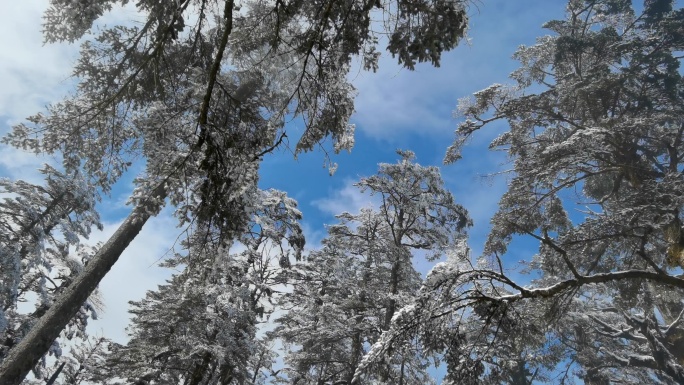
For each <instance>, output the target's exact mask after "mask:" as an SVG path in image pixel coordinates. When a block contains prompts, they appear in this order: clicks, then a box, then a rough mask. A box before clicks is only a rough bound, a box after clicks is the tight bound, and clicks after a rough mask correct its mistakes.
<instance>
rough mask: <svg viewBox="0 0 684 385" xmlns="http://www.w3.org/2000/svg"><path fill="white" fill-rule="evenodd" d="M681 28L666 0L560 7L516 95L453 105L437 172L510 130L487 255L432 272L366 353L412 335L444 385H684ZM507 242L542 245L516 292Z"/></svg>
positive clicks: (518, 80) (608, 0) (489, 94)
mask: <svg viewBox="0 0 684 385" xmlns="http://www.w3.org/2000/svg"><path fill="white" fill-rule="evenodd" d="M683 26H684V10H681V9H679V10H674V9H673V2H672V1H668V0H658V1H646V2H645V4H644V8H643V12H642V13H641V14H635V12H634V10H633V8H632V4H631V2H630V1H627V0H618V1H613V0H570V1H569V4H568V7H567V19H565V20H554V21H550V22H548V23H547V24H546V27H547V28H548V29H549V30H550V31H551V32H552V33H553V35H552V36H546V37H542V38H540V39H538V40H537V44H536V45H534V46H531V47H524V46H523V47H521V48H519V49H518V51H517V52H516V54H515V56H514V57H515V58H516V59H518V60H519V61H520V64H521V67H520V69H518V70H516V71H514V72H513V73H512V74H511V77H512V79H513V80H514V81H515V83H514V84H513V85H511V86H504V85H500V84H495V85H493V86H491V87H489V88H487V89H485V90H483V91H480V92H478V93H476V94H475V95H474V96H473V98H471V99H464V100H462V101H461V103H460V106H459V113H460V114H462V115H463V117H464V119H465V120H464V121H463V123H461V124H460V125H459V127H458V130H457V132H456V134H457V138H456V141H455V143H454V144H453V145H452V146H451V147H450V148H449V149H448V151H447V156H446V158H445V161H446V162H453V161H455V160H457V159H458V158H460V156H461V153H460V149H461V148H462V146H463V145H464V144H465V143H466V142H467V141H468V139H469V138H470V137H471V136H472V135H476V134H477V131H478V130H480V129H483V127H485V126H489V125H490V124H491V123H492V122H495V121H499V120H502V121H505V122H506V123H507V125H508V131H506V132H504V133H503V134H501V135H500V136H499V137H498V138H496V139H495V140H494V142H492V144H491V146H492V148H503V149H505V150H506V151H507V152H508V154H509V156H510V160H511V162H512V164H513V174H512V175H511V179H510V182H509V186H508V190H507V192H506V193H505V194H504V196H503V197H502V199H501V201H500V204H499V210H498V212H497V213H496V214H495V215H494V217H493V218H492V221H491V223H492V230H491V232H490V234H489V238H488V240H487V243H486V245H485V252H484V255H483V256H480V257H479V258H478V260H477V261H475V262H474V263H472V265H471V264H469V263H464V262H463V261H460V262H453V261H452V262H451V263H447V264H446V265H440V266H438V267H437V268H436V269H435V270H433V273H432V274H431V275H430V276H429V277H428V279H427V280H426V282H425V284H424V285H423V287H422V289H421V293H422V294H421V296H420V298H419V300H417V301H416V302H415V303H414V304H412V305H411V308H408V309H407V310H406V312H402V313H401V314H402V316H401V317H398V318H397V320H396V322H395V323H394V324H393V327H392V330H391V331H390V333H388V334H387V336H386V337H385V341H384V342H383V343H381V344H378V346H376V347H374V351H376V352H383V351H388V350H389V349H391V347H392V346H393V345H395V344H397V343H399V342H398V341H402V340H403V339H406V338H410V336H416V335H417V336H419V337H421V338H422V341H423V342H424V343H425V344H426V346H429V347H431V348H433V349H436V350H437V351H439V352H443V353H444V359H445V361H446V362H447V364H448V368H449V369H448V375H447V381H448V382H449V381H450V382H449V383H464V381H466V380H465V379H468V381H470V382H467V383H481V382H484V383H502V382H505V383H510V384H523V383H524V384H528V383H532V382H533V381H534V382H548V383H554V384H557V383H572V382H573V381H574V380H575V379H577V378H580V379H582V380H583V381H585V382H586V383H592V384H608V383H658V384H676V383H682V382H684V356H683V355H682V352H683V351H684V350H682V346H683V345H682V341H684V340H683V339H682V337H681V336H682V335H683V334H682V333H684V327H683V326H682V323H681V321H682V314H684V303H682V294H683V292H682V290H683V289H684V280H683V279H682V278H681V275H680V273H681V268H682V267H683V266H684V263H683V262H682V261H684V253H683V252H682V250H684V247H683V245H684V229H683V228H682V209H683V208H684V207H683V205H684V195H682V191H684V190H683V187H684V179H682V171H684V167H683V164H682V160H683V159H684V157H683V156H682V154H683V153H684V144H683V143H684V141H683V139H684V137H683V133H684V128H683V127H684V121H682V116H684V115H683V112H684V111H682V106H684V101H683V100H682V95H684V92H683V91H682V90H683V88H682V86H683V81H682V75H681V70H680V68H679V66H680V61H681V59H680V57H679V56H678V55H679V54H680V53H681V50H682V48H683V47H684V35H682V34H681V31H682V28H683ZM531 86H533V87H531ZM517 236H526V237H532V238H533V239H535V240H537V241H538V242H539V252H538V254H537V255H535V256H534V257H533V258H532V259H531V261H530V263H529V264H528V266H527V267H526V270H524V271H521V272H516V273H527V274H530V276H531V277H532V278H533V279H532V281H531V282H529V284H528V285H526V286H523V285H522V284H518V283H516V282H515V281H514V280H513V278H512V277H514V274H513V272H512V271H511V265H512V264H513V263H514V262H513V261H508V259H507V254H506V253H507V251H508V246H509V244H510V242H511V241H512V240H513V238H514V237H517Z"/></svg>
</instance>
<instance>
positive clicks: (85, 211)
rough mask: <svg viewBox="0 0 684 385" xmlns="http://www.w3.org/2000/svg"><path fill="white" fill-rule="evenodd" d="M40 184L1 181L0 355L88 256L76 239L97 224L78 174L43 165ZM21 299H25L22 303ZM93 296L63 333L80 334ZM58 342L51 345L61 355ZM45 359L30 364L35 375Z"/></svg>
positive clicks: (88, 250)
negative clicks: (35, 364) (33, 367)
mask: <svg viewBox="0 0 684 385" xmlns="http://www.w3.org/2000/svg"><path fill="white" fill-rule="evenodd" d="M40 171H41V173H42V174H43V175H44V176H45V183H44V185H33V184H30V183H26V182H23V181H10V180H7V179H2V180H0V196H2V201H0V211H1V212H2V215H1V216H0V266H2V268H0V301H1V302H0V305H1V306H0V359H1V358H3V357H4V356H5V355H6V354H7V351H8V350H9V349H11V347H12V346H14V345H15V344H16V343H18V342H19V341H20V340H21V339H22V338H23V337H24V335H25V334H26V333H27V332H28V331H29V330H30V328H31V326H32V325H33V323H34V322H35V321H36V320H37V319H38V318H39V317H40V316H41V315H42V314H43V313H45V311H46V309H48V308H49V307H50V306H51V305H52V303H53V301H54V299H55V298H56V297H57V296H58V295H59V293H60V292H61V291H63V290H64V288H65V287H66V286H68V285H69V283H70V282H71V280H72V279H73V278H74V277H75V276H76V275H77V274H79V273H80V272H81V269H82V268H83V264H84V263H87V262H88V259H89V258H90V256H91V255H92V253H93V252H92V250H91V248H90V247H88V246H86V245H83V244H82V243H81V239H82V238H87V237H88V235H89V234H90V230H91V228H92V227H93V226H96V227H100V226H101V225H100V222H99V217H98V215H97V213H96V212H95V210H94V208H95V202H94V200H93V189H92V187H91V186H89V185H88V184H87V183H86V182H85V181H84V180H83V178H82V177H80V176H79V175H78V174H72V175H66V174H63V173H60V172H59V171H57V170H55V169H54V168H52V167H50V166H47V165H46V166H44V167H43V168H42V169H41V170H40ZM22 303H27V304H26V305H24V306H21V304H22ZM97 303H98V302H97V300H95V301H94V302H91V301H88V302H86V303H85V304H83V305H82V307H81V309H80V311H79V312H78V314H76V315H75V316H74V317H73V318H72V320H71V321H70V323H69V324H68V326H67V328H66V329H65V330H64V331H63V333H62V337H63V338H66V339H69V340H70V339H72V338H74V337H81V338H82V337H84V336H85V334H84V333H85V327H86V325H87V323H88V319H89V318H97V312H96V307H97V305H96V304H97ZM61 344H62V342H61V341H56V342H55V343H54V344H53V345H52V348H51V349H50V352H49V353H50V354H51V355H56V356H59V355H61V350H62V349H61V348H60V346H61ZM44 370H45V360H44V359H43V360H42V361H41V363H40V364H39V365H38V366H37V367H36V368H35V375H36V376H37V377H38V378H40V377H42V376H43V374H44Z"/></svg>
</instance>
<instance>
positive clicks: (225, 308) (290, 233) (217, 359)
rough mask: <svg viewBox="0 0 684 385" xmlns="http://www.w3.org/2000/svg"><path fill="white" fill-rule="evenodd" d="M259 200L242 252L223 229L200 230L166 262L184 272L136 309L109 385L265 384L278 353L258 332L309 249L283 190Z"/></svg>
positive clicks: (111, 361) (110, 358) (114, 352)
mask: <svg viewBox="0 0 684 385" xmlns="http://www.w3.org/2000/svg"><path fill="white" fill-rule="evenodd" d="M255 193H256V194H259V195H260V196H259V197H258V199H256V200H255V201H257V202H260V205H259V207H255V208H253V219H252V222H251V225H250V231H249V232H248V233H246V234H245V235H243V236H242V237H240V238H239V243H238V244H236V245H233V247H232V248H233V249H235V250H231V243H230V242H231V239H225V238H222V237H221V234H220V233H219V232H218V231H216V229H215V228H214V229H204V230H205V231H200V229H198V231H196V232H195V233H194V234H193V235H192V236H190V237H189V238H188V239H187V240H186V241H185V242H184V243H185V246H186V250H185V252H183V253H180V254H178V255H176V256H174V257H173V258H171V259H169V260H167V261H166V262H165V264H166V265H168V266H170V267H174V268H177V269H181V272H180V273H178V274H175V275H174V276H173V277H172V278H171V279H170V280H169V281H168V282H167V283H166V284H164V285H161V286H159V288H158V289H157V290H154V291H150V292H148V293H147V296H146V297H145V298H144V299H143V300H141V301H133V302H131V305H132V308H131V313H132V314H133V315H134V317H133V319H132V321H131V325H130V326H129V328H128V332H129V336H130V340H129V341H128V342H127V343H126V344H124V345H120V344H112V345H111V348H110V350H111V354H108V355H107V359H106V365H105V367H106V370H105V373H108V376H107V377H108V378H109V379H110V380H109V381H108V383H114V384H118V383H122V384H128V383H145V384H188V385H199V384H225V385H227V384H263V383H265V382H264V381H265V380H266V379H267V378H268V377H269V376H270V368H271V364H272V361H273V358H274V354H275V353H274V352H272V351H271V349H270V346H269V345H268V344H267V343H266V342H265V341H264V340H263V339H262V338H261V337H258V336H257V328H258V326H259V323H260V322H262V321H263V320H267V319H268V317H269V315H270V313H271V312H272V311H273V307H274V305H273V301H274V300H275V298H276V297H277V291H278V289H279V286H282V283H284V282H285V278H284V277H283V275H284V274H287V269H288V267H289V266H290V265H291V262H290V260H289V259H290V254H293V256H294V257H295V258H299V254H300V253H301V249H302V247H303V246H304V243H303V238H302V231H301V229H300V227H299V224H298V223H297V222H298V220H299V219H301V214H300V212H299V210H297V207H296V202H295V201H294V200H293V199H291V198H288V197H287V196H286V195H285V194H284V193H282V192H279V191H275V190H267V191H259V190H258V191H256V192H255ZM241 249H242V250H241ZM115 378H118V379H119V380H115Z"/></svg>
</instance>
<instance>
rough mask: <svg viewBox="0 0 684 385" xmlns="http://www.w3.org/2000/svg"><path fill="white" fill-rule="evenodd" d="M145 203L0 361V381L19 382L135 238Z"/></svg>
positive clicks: (159, 192) (160, 192) (158, 192)
mask: <svg viewBox="0 0 684 385" xmlns="http://www.w3.org/2000/svg"><path fill="white" fill-rule="evenodd" d="M165 196H166V190H165V189H164V187H163V185H162V186H160V187H158V188H157V189H155V191H154V192H153V193H152V197H154V198H158V199H160V200H163V199H164V198H165ZM151 212H152V210H151V208H150V207H148V206H147V205H140V206H138V207H136V208H135V209H134V210H133V211H132V212H131V214H130V215H129V216H128V218H126V220H125V221H124V222H123V223H122V224H121V226H119V228H118V229H117V230H116V232H115V233H114V235H112V237H111V238H109V240H108V241H107V243H105V244H104V245H102V247H101V248H100V250H98V252H97V253H96V254H95V256H93V258H92V259H90V261H88V264H87V265H86V266H85V267H84V268H83V271H82V272H81V273H80V274H79V275H77V276H76V278H75V279H74V281H73V282H72V283H71V284H70V285H69V286H67V288H66V289H65V290H64V292H62V294H61V295H60V297H59V298H58V299H57V301H55V303H54V304H52V306H50V309H48V311H47V312H46V313H45V314H44V315H43V316H42V317H41V318H40V319H39V320H38V322H36V324H35V325H34V326H33V327H32V328H31V331H29V333H28V334H27V335H26V336H24V338H23V339H22V340H21V341H20V342H19V343H18V344H17V345H16V346H14V347H13V348H12V349H10V351H9V354H8V355H7V357H5V359H4V360H3V362H2V364H1V365H0V384H2V385H19V384H20V383H21V382H22V381H23V380H24V377H26V375H27V374H28V372H29V371H30V370H31V369H33V367H34V366H35V365H36V364H37V363H38V360H40V358H41V357H42V356H43V355H44V354H45V352H47V351H48V349H49V348H50V346H51V345H52V344H53V342H54V341H55V339H57V337H59V334H60V333H61V332H62V330H63V329H64V328H65V327H66V325H67V324H68V323H69V321H70V320H71V318H73V316H74V314H76V313H77V312H78V309H79V308H80V307H81V305H83V303H84V302H85V301H86V300H87V299H88V297H89V296H90V295H91V294H92V293H93V291H95V289H96V288H97V285H98V284H99V283H100V281H101V280H102V278H104V276H105V275H106V274H107V272H109V270H110V269H111V268H112V266H113V265H114V263H115V262H116V261H117V260H118V259H119V257H120V256H121V254H122V253H123V252H124V250H125V249H126V247H128V245H129V244H130V243H131V241H133V239H135V237H136V236H137V235H138V233H139V232H140V230H141V229H142V227H143V225H144V224H145V222H147V220H148V219H149V218H150V216H151Z"/></svg>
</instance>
